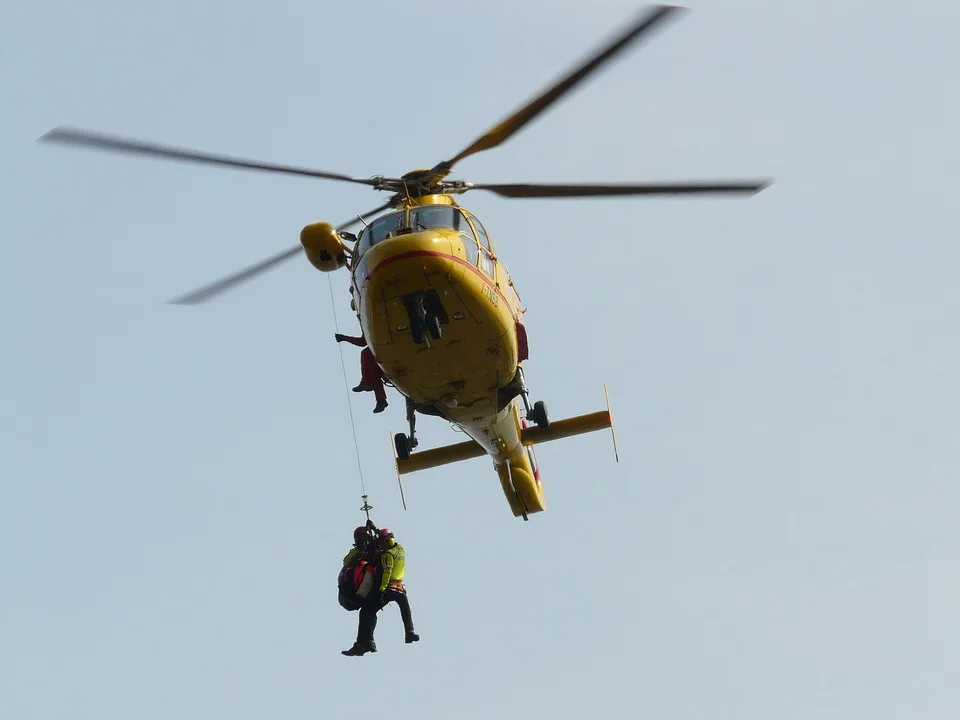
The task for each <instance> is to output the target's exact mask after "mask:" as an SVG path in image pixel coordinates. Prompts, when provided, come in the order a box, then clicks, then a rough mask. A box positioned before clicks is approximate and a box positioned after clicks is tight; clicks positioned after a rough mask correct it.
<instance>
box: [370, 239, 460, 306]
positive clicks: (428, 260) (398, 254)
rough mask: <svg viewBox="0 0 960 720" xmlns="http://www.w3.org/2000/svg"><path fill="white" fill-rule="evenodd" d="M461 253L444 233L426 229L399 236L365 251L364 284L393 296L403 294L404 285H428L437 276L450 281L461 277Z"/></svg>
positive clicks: (458, 246)
mask: <svg viewBox="0 0 960 720" xmlns="http://www.w3.org/2000/svg"><path fill="white" fill-rule="evenodd" d="M463 254H464V252H463V246H462V244H461V243H460V242H459V241H455V240H454V239H452V238H450V237H449V236H448V235H446V234H445V233H439V232H432V231H429V230H425V231H421V232H416V233H408V234H406V235H400V236H398V237H395V238H391V239H390V240H387V241H385V242H382V243H380V244H378V245H376V246H374V247H373V248H371V249H370V250H369V251H368V252H367V254H366V256H365V257H364V261H365V264H366V273H367V282H369V283H372V284H373V285H375V286H379V287H382V288H383V290H384V293H385V294H386V295H393V294H396V293H397V292H402V291H403V286H404V285H416V286H419V285H422V284H423V283H424V281H427V282H428V283H429V282H430V280H431V278H433V277H434V276H437V275H441V276H444V277H446V278H447V279H451V280H453V279H456V278H459V277H460V276H461V275H462V274H463V271H464V266H463V264H462V256H463ZM391 287H392V288H393V289H392V290H391V289H390V288H391Z"/></svg>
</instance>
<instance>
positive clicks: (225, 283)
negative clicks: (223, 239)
mask: <svg viewBox="0 0 960 720" xmlns="http://www.w3.org/2000/svg"><path fill="white" fill-rule="evenodd" d="M390 205H391V203H389V202H387V203H384V204H383V205H381V206H380V207H378V208H376V209H374V210H371V211H370V212H368V213H366V216H371V215H376V214H377V213H378V212H380V211H381V210H386V209H387V208H388V207H390ZM358 222H360V218H359V217H357V218H354V219H353V220H349V221H347V222H345V223H343V224H342V225H340V226H339V227H338V228H337V230H346V229H347V228H349V227H352V226H353V225H356V224H357V223H358ZM302 251H303V246H302V245H295V246H293V247H291V248H289V249H287V250H284V251H282V252H279V253H277V254H276V255H272V256H270V257H268V258H266V259H265V260H261V261H260V262H258V263H255V264H254V265H250V266H249V267H246V268H244V269H243V270H240V271H239V272H236V273H233V274H232V275H228V276H226V277H224V278H221V279H220V280H217V281H216V282H213V283H210V284H209V285H205V286H203V287H202V288H198V289H197V290H193V291H192V292H189V293H187V294H185V295H181V296H180V297H178V298H174V299H173V300H169V301H168V303H169V304H171V305H197V304H199V303H202V302H206V301H207V300H210V299H212V298H214V297H216V296H217V295H221V294H223V293H225V292H226V291H227V290H230V289H231V288H233V287H236V286H237V285H239V284H240V283H242V282H245V281H246V280H251V279H252V278H254V277H256V276H257V275H260V274H262V273H264V272H266V271H267V270H269V269H271V268H273V267H275V266H277V265H279V264H280V263H282V262H284V261H285V260H289V259H290V258H292V257H295V256H296V255H298V254H299V253H300V252H302Z"/></svg>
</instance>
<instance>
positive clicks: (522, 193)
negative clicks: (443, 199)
mask: <svg viewBox="0 0 960 720" xmlns="http://www.w3.org/2000/svg"><path fill="white" fill-rule="evenodd" d="M772 182H773V181H772V180H757V181H747V182H723V183H721V182H702V183H675V184H666V183H645V184H640V185H637V184H632V183H623V184H613V185H590V184H585V185H583V184H581V185H541V184H533V183H511V184H501V183H469V184H468V188H469V189H470V190H488V191H489V192H492V193H496V194H497V195H502V196H503V197H507V198H559V197H567V198H569V197H602V196H617V195H712V194H718V193H723V194H736V195H740V194H747V195H754V194H756V193H758V192H760V191H761V190H763V189H765V188H766V187H768V186H769V185H770V184H771V183H772Z"/></svg>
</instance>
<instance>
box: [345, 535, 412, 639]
mask: <svg viewBox="0 0 960 720" xmlns="http://www.w3.org/2000/svg"><path fill="white" fill-rule="evenodd" d="M368 531H370V534H371V539H370V540H369V541H368V540H367V535H368ZM371 551H372V552H371ZM371 556H373V557H374V558H375V559H373V560H372V562H370V565H372V566H373V567H374V568H376V571H375V572H376V575H375V576H374V577H375V580H374V586H373V589H372V590H371V592H370V593H369V595H368V596H367V597H366V599H359V598H358V600H359V601H358V602H357V603H356V604H357V606H358V607H359V609H360V617H359V623H358V628H357V641H356V642H355V643H354V644H353V647H351V648H350V649H349V650H343V651H342V653H343V654H344V655H347V656H359V655H365V654H366V653H368V652H376V651H377V645H376V643H375V642H374V639H373V635H374V631H375V630H376V627H377V613H378V612H380V611H381V610H382V609H383V608H384V607H386V606H387V605H388V604H389V603H391V602H395V603H396V604H397V606H398V607H399V609H400V617H401V619H402V620H403V630H404V641H405V642H406V643H414V642H417V641H419V640H420V636H419V635H417V633H416V632H414V628H413V616H412V614H411V612H410V601H409V600H408V598H407V591H406V588H405V587H404V584H403V577H404V574H405V573H406V553H405V552H404V549H403V546H402V545H401V544H400V543H398V542H397V541H396V538H394V536H393V533H392V532H390V530H388V529H387V528H382V529H380V530H378V529H377V528H376V526H375V525H374V524H373V523H372V522H371V521H370V520H367V525H366V527H365V528H357V529H356V530H355V531H354V547H353V549H351V551H350V552H349V553H347V556H346V557H345V558H344V568H345V570H346V569H347V568H349V567H352V566H353V565H352V564H353V563H359V562H362V561H363V558H364V557H371ZM360 582H362V578H361V579H360ZM341 605H344V603H343V601H341ZM345 607H346V606H345ZM348 609H352V608H348Z"/></svg>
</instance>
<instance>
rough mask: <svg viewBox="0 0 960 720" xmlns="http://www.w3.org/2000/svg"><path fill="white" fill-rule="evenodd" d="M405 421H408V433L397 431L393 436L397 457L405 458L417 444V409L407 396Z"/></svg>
mask: <svg viewBox="0 0 960 720" xmlns="http://www.w3.org/2000/svg"><path fill="white" fill-rule="evenodd" d="M407 422H408V423H410V434H409V435H404V434H403V433H397V434H396V435H394V436H393V444H394V446H395V447H396V450H397V457H398V458H400V459H401V460H406V459H407V458H408V457H410V453H411V452H413V450H414V449H415V448H416V447H417V445H419V443H418V442H417V411H416V406H415V405H414V404H413V401H412V400H411V399H410V398H407Z"/></svg>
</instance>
